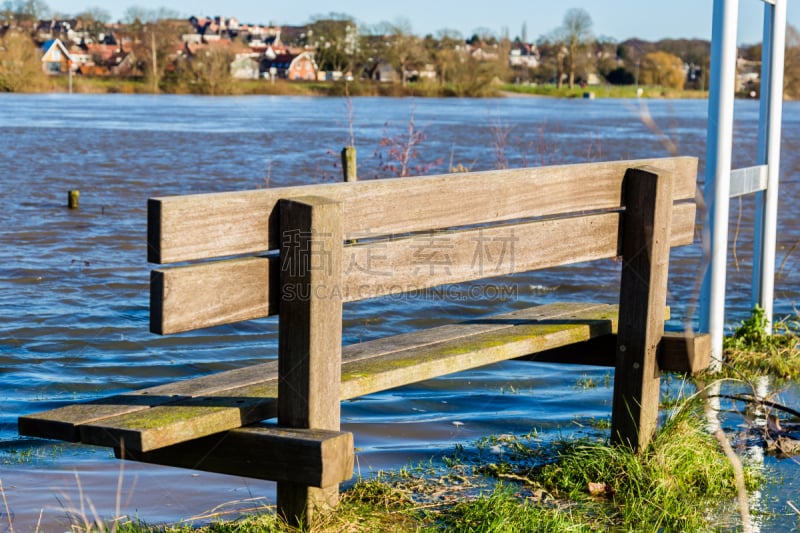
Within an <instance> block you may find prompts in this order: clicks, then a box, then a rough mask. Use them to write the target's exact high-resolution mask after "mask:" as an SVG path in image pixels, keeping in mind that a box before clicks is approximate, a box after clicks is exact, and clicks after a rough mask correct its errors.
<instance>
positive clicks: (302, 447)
mask: <svg viewBox="0 0 800 533" xmlns="http://www.w3.org/2000/svg"><path fill="white" fill-rule="evenodd" d="M116 455H117V457H118V458H124V459H128V460H134V461H141V462H146V463H152V464H158V465H169V466H175V467H180V468H190V469H192V470H203V471H205V472H217V473H221V474H230V475H236V476H246V477H251V478H256V479H267V480H270V481H279V482H280V481H287V482H293V483H300V484H304V485H308V486H311V487H320V488H321V487H330V486H331V485H336V484H337V483H340V482H342V481H346V480H348V479H350V478H351V477H352V476H353V462H354V449H353V434H352V433H350V432H342V431H327V430H320V429H290V428H278V427H275V426H271V425H267V424H256V425H253V426H248V427H244V428H239V429H237V430H235V431H228V432H225V433H222V434H217V435H211V436H208V437H204V438H202V439H196V440H194V441H191V442H187V443H183V444H177V445H175V446H170V447H167V448H162V449H160V450H155V451H152V452H149V453H138V452H132V451H130V450H120V449H119V448H117V449H116Z"/></svg>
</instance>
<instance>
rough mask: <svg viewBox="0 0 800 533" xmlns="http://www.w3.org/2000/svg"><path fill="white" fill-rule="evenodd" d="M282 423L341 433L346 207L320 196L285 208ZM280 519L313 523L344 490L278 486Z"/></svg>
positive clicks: (280, 377) (280, 347) (282, 207)
mask: <svg viewBox="0 0 800 533" xmlns="http://www.w3.org/2000/svg"><path fill="white" fill-rule="evenodd" d="M280 231H281V243H280V253H281V272H280V287H281V295H280V298H281V300H280V310H279V325H278V358H279V360H278V380H279V381H278V425H280V426H282V427H288V428H311V429H327V430H335V431H338V430H339V416H340V399H341V369H342V297H341V277H342V254H343V248H342V247H343V240H342V218H341V204H339V203H338V202H333V201H331V200H328V199H325V198H319V197H303V198H296V199H294V200H281V202H280ZM277 492H278V498H277V500H278V502H277V503H278V513H279V514H281V515H282V516H283V517H284V518H285V519H286V520H287V521H288V522H289V523H290V524H293V525H300V524H304V525H306V526H307V525H308V524H309V522H310V520H311V519H312V518H313V516H314V513H315V511H316V510H318V509H324V508H327V507H334V506H335V505H336V504H337V502H338V499H339V485H338V483H336V484H335V485H332V486H329V487H322V488H313V487H307V486H305V485H301V484H297V483H289V482H279V483H278V491H277Z"/></svg>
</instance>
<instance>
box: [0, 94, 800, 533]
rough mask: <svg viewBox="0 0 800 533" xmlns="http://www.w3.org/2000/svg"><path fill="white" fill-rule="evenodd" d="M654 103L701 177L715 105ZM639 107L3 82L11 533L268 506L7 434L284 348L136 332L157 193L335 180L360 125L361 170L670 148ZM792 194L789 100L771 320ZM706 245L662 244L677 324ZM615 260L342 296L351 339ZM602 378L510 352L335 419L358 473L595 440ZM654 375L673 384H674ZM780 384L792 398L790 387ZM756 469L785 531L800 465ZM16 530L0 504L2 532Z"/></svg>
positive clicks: (746, 289) (791, 261) (606, 380)
mask: <svg viewBox="0 0 800 533" xmlns="http://www.w3.org/2000/svg"><path fill="white" fill-rule="evenodd" d="M647 108H648V112H649V113H650V114H651V115H652V117H653V119H654V120H655V122H656V124H657V125H658V126H659V128H660V129H661V130H662V132H663V135H665V136H666V137H667V138H669V140H670V141H672V142H674V143H676V144H677V147H678V152H679V153H680V154H682V155H693V156H697V157H699V158H700V160H701V170H700V176H702V175H703V159H704V156H705V136H706V118H705V117H706V114H707V103H706V102H705V101H699V100H698V101H692V100H689V101H648V102H647ZM757 112H758V104H757V102H753V101H741V102H737V114H736V135H735V137H736V148H735V153H734V166H736V167H741V166H749V165H752V164H755V158H756V146H755V137H756V134H757ZM641 113H642V109H641V108H640V107H639V104H638V103H637V102H630V101H621V100H550V99H541V98H507V99H488V100H466V99H449V100H438V99H426V100H409V99H389V98H384V99H380V98H356V99H353V100H352V101H351V102H349V105H348V102H347V101H346V100H344V99H337V98H324V99H315V98H295V97H249V98H205V97H194V96H158V97H156V96H139V95H103V96H87V95H80V96H78V95H74V96H69V95H47V96H20V95H0V121H2V128H0V143H1V144H0V145H2V146H3V151H2V153H0V187H2V191H3V194H2V199H3V217H2V221H3V226H4V227H3V229H2V231H0V481H2V487H3V490H4V492H5V494H6V497H7V499H8V503H9V510H10V512H11V513H12V515H13V520H14V524H15V529H17V530H18V531H26V530H32V529H33V528H34V527H35V525H36V523H37V520H38V519H39V516H40V512H41V511H42V510H44V513H43V515H42V524H43V527H42V529H41V531H62V530H63V529H58V528H59V527H62V528H63V524H64V523H66V522H67V518H66V517H67V515H68V514H69V513H70V512H75V511H78V512H80V509H81V506H82V505H83V509H84V514H87V515H89V516H91V515H92V513H97V515H99V516H103V517H108V516H112V515H114V514H115V513H117V512H118V511H119V512H120V513H125V514H127V515H129V516H138V517H139V518H142V519H144V520H147V521H151V522H154V521H162V520H169V521H177V520H181V519H188V518H191V517H198V516H203V514H204V512H205V511H207V510H210V509H213V508H215V507H216V506H219V505H222V504H230V506H229V507H226V509H228V508H237V509H243V508H248V507H252V506H255V505H260V504H264V503H271V502H272V501H273V499H274V488H273V486H272V484H270V483H268V482H260V481H254V480H250V479H242V478H235V477H228V476H217V475H212V474H206V473H199V472H192V471H185V470H177V469H169V468H159V467H152V466H144V465H138V464H134V463H120V462H117V461H116V460H114V459H113V458H112V457H111V453H110V452H109V451H108V450H106V449H101V448H91V447H85V446H72V445H66V444H63V443H52V442H48V441H42V440H35V439H26V438H20V437H19V435H18V433H17V428H16V420H17V417H18V416H20V415H23V414H26V413H31V412H36V411H41V410H44V409H50V408H54V407H58V406H60V405H64V404H66V403H69V402H74V401H76V400H88V399H93V398H97V397H102V396H106V395H109V394H113V393H119V392H125V391H129V390H133V389H138V388H142V387H145V386H151V385H157V384H160V383H164V382H168V381H173V380H176V379H180V378H189V377H195V376H199V375H203V374H207V373H211V372H214V371H219V370H225V369H230V368H236V367H240V366H244V365H247V364H251V363H254V362H256V361H259V360H261V359H263V358H272V357H274V356H275V353H276V346H277V327H276V326H277V324H276V322H275V321H274V320H258V321H252V322H247V323H241V324H236V325H232V326H222V327H217V328H211V329H207V330H202V331H197V332H193V333H188V334H180V335H174V336H169V337H158V336H156V335H153V334H150V333H149V332H148V320H149V317H148V282H149V268H150V265H148V264H147V263H146V250H145V245H146V243H145V231H146V201H147V198H148V197H152V196H164V195H174V194H189V193H202V192H216V191H230V190H245V189H253V188H260V187H268V186H272V187H275V186H281V185H291V184H303V183H316V182H320V181H332V180H340V179H341V170H340V169H339V168H338V165H337V162H338V160H339V155H338V154H339V150H340V149H341V148H342V147H343V146H345V145H346V144H349V143H350V142H351V139H353V140H354V141H355V144H356V146H357V148H358V156H359V175H360V177H361V179H375V178H379V177H383V176H387V175H391V174H392V172H393V168H392V167H391V165H392V148H393V147H395V148H396V147H397V146H401V145H403V144H404V143H405V144H407V140H408V138H409V134H410V131H409V130H410V128H409V127H410V126H411V125H413V128H414V133H416V134H417V135H416V136H414V139H415V140H416V141H417V142H416V144H415V146H414V150H415V158H414V159H413V160H412V161H411V166H412V167H414V168H415V169H416V170H420V171H425V172H426V173H431V174H433V173H446V172H448V171H449V170H450V168H462V169H471V170H486V169H494V168H504V167H519V166H532V165H536V166H538V165H549V164H563V163H576V162H585V161H601V160H617V159H636V158H646V157H658V156H667V155H669V153H668V151H667V148H666V147H665V143H664V138H663V137H662V136H661V135H660V134H659V133H658V132H655V131H653V130H652V129H650V128H648V127H647V126H645V125H644V123H643V122H642V120H641ZM700 186H701V187H702V183H700ZM71 189H79V190H80V192H81V196H80V209H78V210H68V209H66V207H65V206H66V202H67V191H68V190H71ZM457 192H458V191H454V194H457ZM798 202H800V105H798V104H796V103H787V104H786V106H785V117H784V143H783V160H782V182H781V200H780V221H779V226H778V233H779V243H778V257H777V260H778V267H779V274H778V278H777V280H776V302H775V310H776V314H777V315H786V314H793V313H795V312H796V311H795V307H796V306H798V305H799V304H800V250H795V251H792V246H793V245H794V244H796V243H797V242H798V241H800V219H799V218H798V217H797V215H796V213H797V207H796V206H797V204H798ZM752 213H753V208H752V201H751V200H748V199H744V200H743V201H742V202H741V203H740V202H739V201H738V200H734V201H733V203H732V204H731V223H732V231H731V262H730V266H729V274H728V277H729V294H728V298H727V309H728V312H727V313H728V314H727V322H728V323H729V324H730V325H731V327H733V326H734V325H735V324H736V323H737V322H738V321H740V320H742V319H743V318H745V317H746V316H747V315H748V313H749V310H750V264H751V255H750V251H751V249H752V245H751V243H752ZM701 258H702V248H701V246H700V245H694V246H690V247H686V248H683V249H680V250H676V251H674V252H673V255H672V264H671V267H670V287H669V297H668V303H669V304H670V305H671V306H672V320H671V322H670V327H674V328H680V327H682V325H683V324H684V323H685V322H686V321H693V320H695V319H696V317H693V316H691V315H690V312H691V310H692V309H693V308H694V305H695V303H696V299H697V288H698V285H699V280H698V275H699V270H700V264H701ZM618 274H619V265H617V264H615V263H614V262H613V261H608V262H600V263H593V264H588V265H578V266H575V267H571V268H562V269H554V270H548V271H544V272H535V273H529V274H521V275H516V276H511V277H508V278H504V279H501V280H493V281H492V283H502V284H505V285H509V286H513V287H514V289H515V290H514V291H513V297H509V298H496V299H492V300H490V301H482V302H475V301H466V300H464V299H461V298H458V297H453V294H457V293H445V294H447V295H450V297H447V296H444V297H442V295H441V294H439V295H438V297H437V296H436V295H425V294H420V295H414V296H408V297H404V298H396V297H395V298H383V299H377V300H370V301H366V302H360V303H358V304H353V305H348V306H346V307H345V331H344V341H345V343H346V344H351V343H356V342H360V341H362V340H367V339H372V338H377V337H381V336H385V335H387V334H392V333H400V332H405V331H412V330H415V329H420V328H423V327H430V326H431V325H435V324H440V323H446V322H449V321H454V320H463V319H467V318H472V317H479V316H485V315H488V314H494V313H499V312H504V311H510V310H513V309H517V308H521V307H526V306H529V305H533V304H538V303H547V302H553V301H582V300H594V301H601V302H610V303H613V302H614V301H615V299H616V297H617V283H618ZM612 380H613V372H610V371H609V370H608V369H600V368H593V367H577V366H575V367H571V366H548V365H544V364H531V363H525V364H523V363H515V362H509V363H504V364H500V365H495V366H492V367H488V368H484V369H478V370H475V371H471V372H466V373H462V374H458V375H454V376H451V377H448V378H442V379H437V380H432V381H429V382H424V383H420V384H417V385H414V386H409V387H404V388H402V389H397V390H393V391H389V392H385V393H381V394H375V395H372V396H369V397H365V398H361V399H359V400H356V401H350V402H346V403H345V404H343V406H342V420H343V425H344V428H345V429H347V430H352V431H353V432H354V434H355V439H356V447H357V449H358V452H357V457H356V461H357V468H358V470H359V471H360V472H361V473H362V474H363V475H367V474H368V473H369V472H370V471H372V470H375V469H380V468H393V467H401V466H404V465H407V464H408V463H409V462H415V461H419V460H428V459H430V458H431V457H434V458H435V457H436V456H438V455H441V454H442V453H447V452H449V451H452V450H453V447H454V446H455V445H456V444H469V443H470V442H473V441H474V440H475V439H477V438H480V437H481V436H486V435H488V434H492V433H527V432H529V431H531V429H536V430H537V431H538V432H539V435H540V437H541V438H542V439H543V440H544V441H545V442H546V441H547V440H548V439H553V438H556V437H561V436H568V435H570V434H572V433H574V432H578V433H582V434H586V433H587V432H595V433H598V434H601V435H602V430H598V429H595V428H596V426H597V425H598V423H597V422H598V421H606V420H608V419H609V418H610V412H611V393H612V388H611V382H612ZM666 381H667V383H665V385H664V387H665V388H670V387H671V388H673V390H678V389H679V388H680V387H681V386H682V383H680V382H679V381H677V380H675V379H673V380H671V381H670V380H666ZM589 383H591V384H592V386H587V384H589ZM780 398H781V401H782V402H783V403H785V404H787V405H793V404H794V407H795V408H796V407H797V403H798V399H799V398H800V390H799V389H798V388H797V387H794V388H789V389H787V390H785V391H783V392H782V393H781V396H780ZM728 407H729V408H733V406H728ZM726 420H727V422H728V424H729V426H730V429H735V428H736V425H737V424H739V423H740V422H741V418H740V417H738V416H737V415H735V413H734V414H731V415H729V416H728V417H727V418H726ZM755 455H756V456H757V455H758V454H755ZM760 460H761V459H760ZM763 461H764V463H765V467H766V468H768V469H772V470H770V471H773V472H774V474H771V475H773V476H774V478H775V479H776V483H773V484H771V485H770V487H769V488H768V491H766V493H765V494H762V495H759V498H760V500H759V501H760V502H761V503H760V504H759V505H760V506H761V507H762V508H763V509H765V510H768V511H770V512H774V513H777V514H779V515H780V516H777V517H772V518H768V519H767V520H765V521H764V523H763V530H764V531H767V530H782V528H786V527H796V525H797V518H796V517H793V516H792V514H791V512H787V508H786V501H787V500H791V499H792V498H794V497H796V494H797V491H798V486H797V483H798V481H797V480H798V479H800V468H798V466H797V464H796V463H794V462H792V461H790V460H783V461H779V460H776V459H774V458H770V457H767V458H763ZM89 501H91V503H92V505H93V507H94V510H92V508H91V507H89V506H88V502H89ZM794 503H795V504H800V502H798V501H794ZM7 522H8V521H7V517H6V516H5V509H2V508H0V531H4V530H5V529H4V528H6V526H7Z"/></svg>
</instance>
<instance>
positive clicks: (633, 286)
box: [611, 170, 672, 450]
mask: <svg viewBox="0 0 800 533" xmlns="http://www.w3.org/2000/svg"><path fill="white" fill-rule="evenodd" d="M624 191H625V220H624V224H623V228H622V251H623V253H622V259H623V262H622V279H621V282H620V296H619V301H620V308H619V324H620V326H619V332H618V334H617V350H616V354H617V363H616V369H615V371H614V400H613V406H612V415H611V438H612V441H613V442H616V443H620V444H623V445H626V446H629V447H631V448H632V449H634V450H640V449H644V448H645V447H646V446H647V444H648V443H649V442H650V439H651V438H652V435H653V434H654V433H655V430H656V425H657V421H658V400H659V382H660V379H659V375H660V372H659V369H658V362H657V360H656V351H657V349H658V345H659V343H660V342H661V338H662V336H663V335H664V308H665V303H666V299H667V273H668V269H669V250H670V243H669V236H670V234H671V232H670V227H671V223H672V179H671V176H670V175H658V174H655V173H653V172H647V171H645V170H629V171H628V172H627V174H626V176H625V184H624Z"/></svg>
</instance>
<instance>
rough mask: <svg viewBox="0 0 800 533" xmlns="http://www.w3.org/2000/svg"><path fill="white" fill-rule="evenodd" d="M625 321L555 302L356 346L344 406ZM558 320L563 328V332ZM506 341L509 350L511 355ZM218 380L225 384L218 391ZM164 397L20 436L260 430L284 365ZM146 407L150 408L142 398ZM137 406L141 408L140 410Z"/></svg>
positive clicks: (157, 439) (136, 443)
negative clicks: (467, 349) (470, 351)
mask: <svg viewBox="0 0 800 533" xmlns="http://www.w3.org/2000/svg"><path fill="white" fill-rule="evenodd" d="M615 315H616V306H610V305H605V304H586V303H561V304H558V303H557V304H548V305H543V306H537V307H532V308H528V309H522V310H518V311H514V312H511V313H506V314H502V315H496V316H493V317H487V318H483V319H475V320H472V321H468V322H463V323H459V324H449V325H445V326H440V327H438V328H432V329H429V330H425V331H423V332H418V333H417V332H412V333H405V334H401V335H397V336H394V337H388V338H383V339H378V340H375V341H369V342H365V343H360V344H355V345H351V346H347V347H345V348H344V351H343V359H344V363H343V366H342V375H343V398H342V399H350V398H353V397H357V396H360V395H362V394H366V393H368V392H373V391H377V390H383V389H385V388H389V387H395V386H400V385H405V384H408V383H413V382H416V381H420V380H423V379H428V378H431V377H435V376H437V375H441V374H442V373H448V372H453V371H457V370H466V369H469V368H475V367H477V366H482V365H485V364H489V363H491V362H495V361H499V360H505V359H513V358H516V357H521V356H524V355H526V354H527V353H528V350H532V351H536V350H544V349H548V348H553V347H556V346H561V345H563V344H565V343H572V342H577V341H579V340H586V339H589V338H591V337H593V336H596V335H602V334H606V333H611V332H612V330H614V329H615ZM598 321H599V322H598ZM534 322H538V325H536V324H534ZM557 322H558V323H562V324H563V325H562V326H561V327H558V326H555V325H554V323H557ZM576 322H579V323H576ZM587 322H591V323H592V324H595V325H594V326H593V327H588V326H586V325H585V324H586V323H587ZM604 324H605V325H604ZM565 332H568V333H565ZM537 334H541V337H540V338H538V339H532V340H525V339H524V338H522V339H521V338H520V337H529V336H531V335H533V336H536V335H537ZM472 341H475V342H474V343H473V342H472ZM506 343H508V344H509V347H508V348H502V345H503V344H506ZM464 345H466V346H472V347H473V348H480V350H478V351H479V352H480V354H479V355H475V356H468V357H465V356H464V354H463V352H464V348H463V346H464ZM456 354H459V355H457V356H456ZM420 357H424V358H426V359H430V360H431V361H436V360H438V361H439V363H438V365H437V363H433V362H431V363H428V364H427V365H428V366H427V367H426V370H419V371H416V370H415V371H410V368H411V367H409V366H408V365H410V364H412V363H413V362H417V361H418V360H419V358H420ZM459 361H460V362H459ZM215 380H218V383H217V384H216V385H214V381H215ZM195 385H197V386H196V388H195ZM193 389H194V390H193ZM154 390H156V391H158V392H159V394H158V395H154V394H151V398H152V399H154V400H156V401H155V402H151V403H150V404H148V403H147V402H143V403H142V404H140V405H136V406H131V405H130V404H129V403H124V401H123V400H125V401H127V400H129V398H128V396H137V397H138V395H139V394H136V395H121V396H118V397H115V398H117V402H118V407H119V412H117V413H116V414H117V415H119V416H107V417H105V418H102V419H101V418H100V417H99V416H98V415H97V414H92V415H91V416H87V414H88V413H93V410H94V408H95V403H96V402H90V403H88V404H79V405H75V406H68V407H66V408H60V409H56V410H54V411H49V412H45V413H40V414H37V415H29V416H28V417H25V418H26V419H28V423H26V424H22V423H21V424H20V432H21V433H24V434H28V435H32V436H39V437H50V438H60V437H59V435H61V434H62V433H63V432H64V429H63V426H64V425H68V424H69V420H66V419H67V417H68V415H70V414H74V415H75V419H73V420H72V423H73V424H72V428H73V429H72V430H71V431H72V432H73V433H77V434H79V435H80V438H81V440H83V442H85V443H87V444H99V445H107V446H117V445H119V441H120V438H122V439H123V440H124V441H125V446H126V448H128V449H130V450H135V451H148V450H151V449H155V448H159V447H163V446H167V445H170V444H175V443H177V442H182V441H185V440H189V439H191V438H196V437H199V436H203V435H208V434H211V433H216V432H219V431H224V430H227V429H233V428H236V427H239V426H241V425H247V424H252V423H254V422H257V421H259V420H263V419H266V418H270V417H272V416H274V413H275V408H276V403H277V402H276V399H275V398H276V397H277V394H276V392H275V391H277V364H276V362H274V361H272V362H268V363H263V364H261V365H257V368H254V367H248V368H246V369H237V370H232V371H228V372H222V373H219V374H216V375H211V376H204V377H202V378H196V379H194V380H186V381H183V382H178V383H175V384H170V385H164V386H160V387H157V388H151V389H146V390H143V391H139V393H144V392H147V391H150V392H152V391H154ZM178 390H179V391H180V394H179V395H177V397H175V396H172V395H171V394H170V392H171V391H178ZM111 400H113V398H112V399H109V401H111ZM137 401H140V400H138V398H137ZM157 402H160V403H157ZM236 402H241V403H236ZM81 405H82V406H85V407H86V410H85V411H81V410H78V409H77V408H78V407H80V406H81ZM150 405H154V406H153V407H150ZM133 407H136V408H137V410H135V411H134V410H133ZM54 413H55V414H54ZM105 414H106V415H111V414H113V411H112V410H111V409H110V410H109V411H106V412H105ZM54 419H57V420H58V424H57V425H56V424H55V423H53V422H52V421H53V420H54ZM34 429H35V431H33V430H34ZM56 432H58V433H57V434H56ZM70 440H77V439H70Z"/></svg>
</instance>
